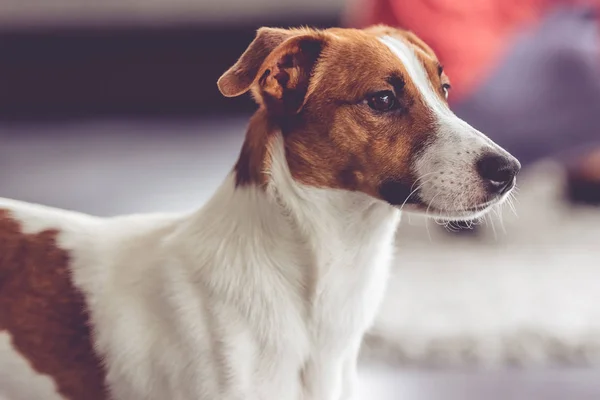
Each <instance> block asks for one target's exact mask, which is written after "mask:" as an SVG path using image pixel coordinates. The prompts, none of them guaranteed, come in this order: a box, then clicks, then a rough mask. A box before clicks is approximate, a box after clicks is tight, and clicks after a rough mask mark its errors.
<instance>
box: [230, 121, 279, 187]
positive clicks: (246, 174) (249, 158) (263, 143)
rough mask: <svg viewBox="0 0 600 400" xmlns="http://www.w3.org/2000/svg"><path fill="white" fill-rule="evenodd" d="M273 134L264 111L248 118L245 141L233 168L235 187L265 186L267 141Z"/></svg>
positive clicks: (267, 156)
mask: <svg viewBox="0 0 600 400" xmlns="http://www.w3.org/2000/svg"><path fill="white" fill-rule="evenodd" d="M274 133H275V128H274V127H272V124H271V123H269V118H268V117H267V115H266V112H265V111H264V109H263V110H259V111H257V112H256V113H255V114H254V115H253V116H252V118H250V123H249V125H248V130H247V132H246V139H245V140H244V144H243V145H242V150H241V151H240V155H239V157H238V160H237V162H236V164H235V168H234V169H235V172H236V174H235V184H236V186H243V185H248V184H251V183H254V184H257V185H260V186H264V185H266V184H267V175H266V174H265V172H266V171H268V170H269V169H270V166H271V157H270V155H269V153H270V149H271V147H270V144H269V141H270V140H271V138H272V137H273V134H274Z"/></svg>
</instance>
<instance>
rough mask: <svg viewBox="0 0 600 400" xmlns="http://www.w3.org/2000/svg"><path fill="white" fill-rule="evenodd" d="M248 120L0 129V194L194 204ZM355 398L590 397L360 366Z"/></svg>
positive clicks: (554, 377) (542, 384)
mask: <svg viewBox="0 0 600 400" xmlns="http://www.w3.org/2000/svg"><path fill="white" fill-rule="evenodd" d="M246 120H247V118H239V119H229V120H217V119H215V120H205V121H195V122H194V121H188V122H185V123H176V122H128V121H113V122H98V123H86V124H70V125H66V124H62V125H47V126H42V125H38V126H34V125H28V126H25V125H1V126H0V196H2V197H11V198H16V199H20V200H25V201H32V202H39V203H42V204H46V205H51V206H56V207H63V208H68V209H72V210H78V211H83V212H88V213H91V214H95V215H101V216H109V215H116V214H123V213H134V212H151V211H178V210H182V211H183V210H191V209H193V208H196V207H199V206H201V205H202V203H203V202H204V201H205V200H206V199H207V198H208V197H209V196H210V194H211V193H212V191H213V190H214V189H215V188H216V186H217V185H218V184H219V183H220V181H221V179H222V178H223V177H224V176H225V174H227V172H228V171H229V169H230V167H231V166H232V164H233V162H234V161H235V159H236V157H237V153H238V150H239V146H240V144H241V141H242V139H243V133H244V125H245V123H246ZM360 376H361V383H360V387H359V395H358V397H357V399H359V400H362V399H377V400H388V399H389V400H392V399H407V400H479V399H482V400H588V399H589V400H592V399H600V372H598V371H594V370H586V369H529V370H517V369H513V370H508V369H506V370H492V369H488V370H483V369H480V370H452V369H435V370H433V369H418V370H416V369H412V368H410V369H409V368H402V367H388V366H383V365H373V364H368V365H367V364H364V365H363V366H362V367H361V374H360Z"/></svg>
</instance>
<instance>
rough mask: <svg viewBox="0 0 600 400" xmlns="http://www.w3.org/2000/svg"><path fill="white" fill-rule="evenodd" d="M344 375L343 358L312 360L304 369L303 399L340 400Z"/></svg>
mask: <svg viewBox="0 0 600 400" xmlns="http://www.w3.org/2000/svg"><path fill="white" fill-rule="evenodd" d="M342 376H343V359H342V358H337V357H336V358H333V359H332V358H329V359H324V358H323V359H313V360H310V361H309V362H308V363H307V364H306V365H305V367H304V369H303V370H302V384H303V387H304V397H303V400H339V399H340V396H341V395H342V390H343V389H342Z"/></svg>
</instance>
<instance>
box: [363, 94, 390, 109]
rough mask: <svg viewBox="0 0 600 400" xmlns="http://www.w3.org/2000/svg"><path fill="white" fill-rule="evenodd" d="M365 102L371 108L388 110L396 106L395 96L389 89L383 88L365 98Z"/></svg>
mask: <svg viewBox="0 0 600 400" xmlns="http://www.w3.org/2000/svg"><path fill="white" fill-rule="evenodd" d="M367 104H368V105H369V107H371V108H372V109H373V110H377V111H390V110H392V109H394V108H395V107H396V96H394V93H393V92H392V91H391V90H384V91H383V92H377V93H375V94H373V95H371V96H370V97H369V98H367Z"/></svg>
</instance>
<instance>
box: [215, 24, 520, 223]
mask: <svg viewBox="0 0 600 400" xmlns="http://www.w3.org/2000/svg"><path fill="white" fill-rule="evenodd" d="M218 86H219V88H220V90H221V92H222V93H223V94H224V95H225V96H238V95H241V94H243V93H245V92H247V91H249V90H251V91H252V93H253V95H254V97H255V99H256V100H257V102H258V103H259V104H260V111H259V113H262V115H265V116H266V117H265V118H266V119H267V120H268V121H269V123H268V125H269V126H276V127H277V129H278V130H279V131H280V132H281V133H282V136H283V140H284V146H285V154H286V158H287V163H288V165H289V169H290V171H291V174H292V177H293V178H294V179H295V180H296V181H298V182H300V183H302V184H305V185H310V186H315V187H321V188H332V189H343V190H351V191H361V192H364V193H366V194H368V195H370V196H373V197H376V198H378V199H381V200H384V201H386V202H388V203H390V204H392V205H396V206H405V209H406V210H413V211H417V212H418V211H426V210H427V211H428V213H429V214H430V215H435V216H438V217H444V218H448V219H466V218H473V217H476V216H477V215H479V214H481V213H483V212H485V211H486V210H488V209H489V208H490V207H491V206H493V205H495V204H498V203H499V202H501V201H502V200H503V199H504V198H505V197H506V196H507V194H508V193H509V192H510V191H511V189H512V188H513V187H514V184H515V177H516V174H517V172H518V171H519V169H520V165H519V163H518V161H517V160H516V159H515V158H514V157H512V156H511V155H510V154H508V153H507V152H506V151H504V150H503V149H502V148H500V147H499V146H498V145H496V144H495V143H493V142H492V141H491V140H490V139H488V138H487V137H485V136H484V135H483V134H482V133H481V132H479V131H477V130H475V129H474V128H472V127H471V126H469V125H468V124H467V123H466V122H464V121H462V120H461V119H459V118H458V117H457V116H455V115H454V114H453V113H452V111H450V109H449V108H448V103H447V97H448V92H449V90H450V82H449V80H448V77H447V76H446V75H445V74H444V71H443V68H442V66H441V64H440V63H439V61H438V60H437V58H436V56H435V54H434V53H433V51H432V50H431V48H429V46H427V45H426V44H425V43H423V42H422V41H421V40H420V39H418V38H417V37H416V36H415V35H414V34H412V33H410V32H406V31H402V30H398V29H394V28H390V27H385V26H375V27H372V28H369V29H366V30H353V29H337V28H336V29H327V30H323V31H316V30H309V29H293V30H286V29H270V28H263V29H260V30H259V31H258V34H257V36H256V38H255V40H254V41H253V42H252V43H251V44H250V46H249V47H248V49H247V50H246V51H245V52H244V54H242V56H241V57H240V59H239V60H238V62H237V63H236V64H235V65H234V66H233V67H231V68H230V69H229V70H228V71H227V72H225V74H224V75H223V76H222V77H221V78H220V79H219V82H218ZM263 131H265V132H266V131H268V129H263ZM248 135H249V136H248V137H247V138H246V143H245V144H244V149H242V154H241V156H240V160H239V161H238V165H237V167H236V169H237V173H238V184H245V183H249V182H252V181H253V180H254V181H257V183H258V181H260V180H261V179H263V178H264V176H265V175H264V174H263V173H264V172H265V171H268V169H269V165H270V160H269V154H270V152H269V150H268V148H269V146H270V144H269V143H270V142H269V141H270V138H269V135H267V134H266V133H265V134H262V133H256V132H254V133H252V132H251V131H249V134H248ZM265 179H266V178H265ZM263 183H264V182H263Z"/></svg>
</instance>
